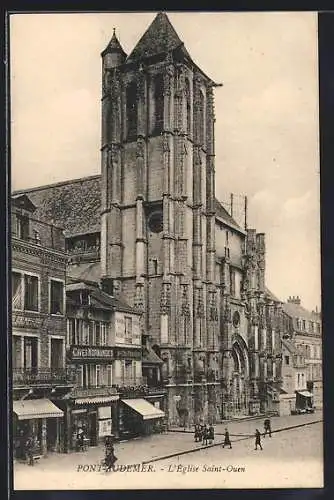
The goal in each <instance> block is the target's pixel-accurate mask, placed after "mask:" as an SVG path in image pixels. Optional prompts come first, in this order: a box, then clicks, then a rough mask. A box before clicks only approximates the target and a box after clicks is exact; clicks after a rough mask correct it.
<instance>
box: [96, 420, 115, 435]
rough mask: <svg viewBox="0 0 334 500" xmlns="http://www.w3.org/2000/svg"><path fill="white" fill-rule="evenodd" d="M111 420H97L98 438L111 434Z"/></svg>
mask: <svg viewBox="0 0 334 500" xmlns="http://www.w3.org/2000/svg"><path fill="white" fill-rule="evenodd" d="M111 427H112V425H111V418H108V419H105V420H99V437H104V436H109V435H110V434H111Z"/></svg>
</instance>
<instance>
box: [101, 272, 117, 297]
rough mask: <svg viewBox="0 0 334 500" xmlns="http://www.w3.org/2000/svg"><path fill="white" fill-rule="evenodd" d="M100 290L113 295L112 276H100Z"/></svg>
mask: <svg viewBox="0 0 334 500" xmlns="http://www.w3.org/2000/svg"><path fill="white" fill-rule="evenodd" d="M101 290H102V291H103V292H105V293H107V294H108V295H111V296H112V297H113V296H114V280H113V278H109V277H103V278H101Z"/></svg>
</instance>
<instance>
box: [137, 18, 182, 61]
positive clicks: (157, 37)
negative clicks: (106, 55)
mask: <svg viewBox="0 0 334 500" xmlns="http://www.w3.org/2000/svg"><path fill="white" fill-rule="evenodd" d="M181 45H182V41H181V40H180V38H179V36H178V34H177V33H176V31H175V29H174V28H173V26H172V24H171V22H170V20H169V19H168V17H167V15H166V14H165V13H164V12H159V13H158V14H157V15H156V17H155V19H154V20H153V22H152V23H151V24H150V26H149V27H148V29H147V30H146V31H145V33H144V34H143V36H142V37H141V39H140V40H139V42H138V43H137V45H136V46H135V48H134V49H133V51H132V52H131V54H130V55H129V56H128V58H127V62H133V61H136V60H138V59H142V58H144V57H150V56H153V55H156V54H161V53H164V52H170V51H171V50H174V49H176V48H178V47H180V46H181Z"/></svg>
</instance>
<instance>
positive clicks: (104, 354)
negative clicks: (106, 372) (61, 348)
mask: <svg viewBox="0 0 334 500" xmlns="http://www.w3.org/2000/svg"><path fill="white" fill-rule="evenodd" d="M72 358H79V359H91V358H101V359H113V358H114V351H113V348H112V347H109V348H101V347H72Z"/></svg>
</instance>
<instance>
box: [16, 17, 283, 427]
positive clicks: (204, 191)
mask: <svg viewBox="0 0 334 500" xmlns="http://www.w3.org/2000/svg"><path fill="white" fill-rule="evenodd" d="M217 87H218V85H217V84H216V83H215V82H214V81H213V80H212V79H211V78H209V77H208V76H207V75H206V74H205V73H204V72H203V71H202V70H201V69H200V68H199V67H198V66H197V65H196V64H195V63H194V62H193V61H192V59H191V57H190V55H189V53H188V52H187V50H186V49H185V47H184V44H183V43H182V42H181V40H180V39H179V37H178V35H177V34H176V32H175V30H174V28H173V27H172V25H171V24H170V22H169V20H168V18H167V16H166V15H165V14H163V13H159V14H158V15H157V16H156V18H155V20H154V21H153V23H152V24H151V26H150V27H149V28H148V30H147V31H146V32H145V33H144V35H143V37H142V38H141V39H140V40H139V42H138V44H137V45H136V47H135V48H134V50H133V51H132V52H131V54H130V55H129V56H126V54H125V53H124V51H123V49H122V47H121V46H120V43H119V41H118V39H117V37H116V35H115V33H114V34H113V36H112V39H111V41H110V43H109V44H108V46H107V47H106V49H105V50H104V51H103V52H102V142H101V157H102V164H101V176H92V177H89V178H84V179H77V180H74V181H70V182H64V183H58V184H56V185H53V186H45V187H41V188H35V189H32V190H26V191H25V193H29V196H30V197H31V199H32V200H33V202H34V203H35V204H36V206H37V207H38V211H39V212H40V213H41V214H43V215H44V217H47V218H49V219H52V220H54V221H55V222H57V223H58V224H61V225H62V226H63V227H64V228H65V236H66V246H67V250H68V252H69V256H70V261H69V265H68V273H69V275H70V276H72V277H73V278H75V280H77V281H79V282H80V281H83V282H87V281H93V282H96V283H98V282H103V281H108V283H109V284H110V289H109V292H110V294H111V295H113V296H114V297H115V298H118V299H121V300H123V301H125V302H126V303H127V304H129V305H130V306H131V307H133V308H134V309H135V310H136V311H137V312H138V313H139V314H140V321H139V328H140V335H141V339H142V346H143V358H142V375H143V376H144V377H145V378H146V380H150V384H151V385H153V384H154V385H156V390H157V391H158V392H159V391H160V387H159V386H160V385H161V384H163V387H164V390H167V394H168V401H167V406H166V414H167V416H168V421H169V424H170V425H173V424H175V425H178V424H180V423H182V424H186V425H188V424H192V423H194V422H196V421H199V420H206V421H212V422H218V421H221V419H223V418H229V417H231V416H235V415H247V414H258V413H260V412H265V411H272V410H273V407H275V404H276V400H277V397H278V396H277V394H279V385H280V382H281V365H282V352H281V341H280V328H281V314H280V311H281V303H280V301H279V300H278V299H276V297H274V296H273V294H271V292H270V291H269V290H268V289H267V288H266V286H265V258H266V249H265V235H264V234H262V233H257V232H256V230H254V229H250V228H248V227H247V218H246V211H245V214H244V220H243V222H242V223H240V221H239V222H237V221H236V219H235V218H234V217H233V213H232V210H227V209H226V207H225V206H223V204H222V203H220V202H219V201H218V200H217V199H216V197H215V137H214V124H215V112H214V95H213V94H214V90H215V88H217ZM21 194H22V193H21ZM152 389H153V387H152Z"/></svg>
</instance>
